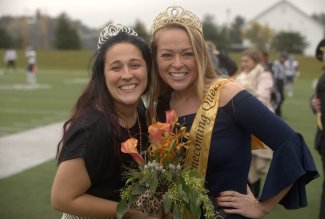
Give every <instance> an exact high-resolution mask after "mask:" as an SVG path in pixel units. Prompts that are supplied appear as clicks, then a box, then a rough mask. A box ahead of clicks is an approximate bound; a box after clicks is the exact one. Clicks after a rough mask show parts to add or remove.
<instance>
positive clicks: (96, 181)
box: [51, 25, 151, 218]
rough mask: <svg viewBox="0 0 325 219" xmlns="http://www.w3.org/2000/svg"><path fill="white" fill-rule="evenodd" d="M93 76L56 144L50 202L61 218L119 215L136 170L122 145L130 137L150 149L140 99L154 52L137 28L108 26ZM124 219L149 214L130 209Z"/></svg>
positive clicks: (96, 54) (103, 36)
mask: <svg viewBox="0 0 325 219" xmlns="http://www.w3.org/2000/svg"><path fill="white" fill-rule="evenodd" d="M93 60H94V62H93V66H92V74H91V79H90V81H89V83H88V84H87V86H86V88H85V90H84V91H83V93H82V94H81V96H80V97H79V99H78V100H77V103H76V105H75V108H74V110H73V112H72V115H71V117H70V118H69V119H68V120H67V121H66V122H65V123H64V126H63V137H62V139H61V141H60V142H59V145H58V154H57V159H58V170H57V173H56V176H55V179H54V183H53V187H52V192H51V201H52V206H53V208H54V209H56V210H58V211H61V212H64V214H63V217H62V218H113V217H115V216H116V208H117V202H118V201H120V189H121V188H122V187H123V186H124V185H125V179H124V177H123V173H124V172H125V171H127V169H128V168H137V163H136V162H135V160H134V159H133V158H132V157H131V156H130V155H129V154H124V153H122V152H121V143H122V142H124V141H125V140H127V139H129V138H130V137H133V138H136V140H137V141H138V148H137V150H138V151H140V152H141V151H142V152H144V151H145V150H146V147H147V141H148V139H147V137H146V136H147V135H146V134H145V133H144V132H145V131H146V130H147V125H146V117H145V114H146V113H145V112H146V110H145V108H144V105H143V102H142V100H141V96H142V95H143V94H145V92H146V91H147V90H148V87H149V83H148V82H149V81H150V69H151V53H150V49H149V48H148V46H147V44H146V43H145V41H143V40H142V39H141V38H139V37H138V36H137V34H136V33H135V32H134V30H133V29H131V28H128V27H125V26H122V25H117V26H114V25H108V26H107V27H105V29H104V30H103V31H102V32H101V34H100V37H99V41H98V50H97V51H96V53H95V55H94V56H93ZM126 216H131V217H132V218H146V217H147V216H146V215H144V214H142V213H140V212H137V211H134V210H129V211H128V212H127V213H126Z"/></svg>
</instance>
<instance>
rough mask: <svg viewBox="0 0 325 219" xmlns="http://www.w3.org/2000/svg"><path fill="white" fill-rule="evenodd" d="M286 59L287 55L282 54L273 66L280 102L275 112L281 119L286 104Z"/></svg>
mask: <svg viewBox="0 0 325 219" xmlns="http://www.w3.org/2000/svg"><path fill="white" fill-rule="evenodd" d="M286 58H287V56H286V54H285V53H281V54H280V55H279V57H278V58H277V59H276V60H275V61H274V62H273V65H272V73H273V79H274V82H275V88H276V90H277V92H278V94H279V100H278V103H277V105H276V108H275V109H274V110H275V113H276V114H277V115H278V116H280V117H281V116H282V111H281V107H282V104H283V102H284V86H285V83H286V75H285V66H284V62H285V60H286Z"/></svg>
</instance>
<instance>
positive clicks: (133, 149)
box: [121, 138, 144, 165]
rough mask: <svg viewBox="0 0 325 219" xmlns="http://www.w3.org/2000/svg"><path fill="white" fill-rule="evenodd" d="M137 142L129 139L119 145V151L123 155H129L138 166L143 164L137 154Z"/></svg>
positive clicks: (142, 160)
mask: <svg viewBox="0 0 325 219" xmlns="http://www.w3.org/2000/svg"><path fill="white" fill-rule="evenodd" d="M137 145H138V140H137V139H136V138H129V139H128V140H126V141H125V142H123V143H122V144H121V151H122V152H123V153H127V154H130V155H131V156H132V157H133V159H134V160H135V161H136V162H137V163H138V164H139V165H143V164H144V159H143V157H142V156H141V155H140V154H139V152H138V150H137Z"/></svg>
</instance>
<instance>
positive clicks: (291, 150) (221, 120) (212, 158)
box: [157, 90, 319, 219]
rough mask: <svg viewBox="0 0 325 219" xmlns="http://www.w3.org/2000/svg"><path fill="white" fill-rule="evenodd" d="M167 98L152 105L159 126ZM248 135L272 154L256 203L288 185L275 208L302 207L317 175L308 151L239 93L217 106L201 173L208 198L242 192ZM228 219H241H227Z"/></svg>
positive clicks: (189, 119) (189, 117) (294, 135)
mask: <svg viewBox="0 0 325 219" xmlns="http://www.w3.org/2000/svg"><path fill="white" fill-rule="evenodd" d="M169 99H170V98H169V97H165V98H161V99H160V100H159V102H158V107H157V109H158V112H157V115H158V120H160V121H165V120H164V119H165V118H164V112H165V111H166V110H168V109H169V108H170V107H169ZM194 117H195V114H191V115H186V116H182V117H179V122H180V123H181V124H184V125H186V127H187V128H188V129H189V128H190V127H191V125H192V122H193V120H194ZM251 134H254V135H255V136H257V137H258V138H259V139H261V140H262V141H263V142H264V143H265V144H266V145H268V146H269V147H270V148H271V149H272V150H273V151H274V154H273V160H272V163H271V166H270V169H269V172H268V174H267V178H266V181H265V184H264V187H263V190H262V194H261V197H260V200H265V199H268V198H271V197H273V196H274V195H276V194H277V193H279V192H280V191H281V190H282V189H284V188H285V187H286V186H289V185H290V184H293V187H292V188H291V189H290V191H289V192H288V194H287V195H286V196H285V197H284V198H283V199H282V200H281V202H280V204H282V205H283V206H284V207H285V208H288V209H295V208H300V207H305V206H306V205H307V197H306V190H305V185H306V184H307V183H308V182H310V181H311V180H313V179H315V178H317V177H318V176H319V174H318V172H317V169H316V167H315V164H314V161H313V158H312V156H311V154H310V151H309V149H308V146H307V145H306V144H305V142H304V139H303V137H302V136H301V135H300V134H299V133H296V132H295V131H294V130H292V129H291V128H290V127H289V126H288V125H287V124H286V123H285V122H284V121H283V120H282V119H281V118H280V117H278V116H277V115H275V114H274V113H273V112H271V111H269V110H268V109H267V108H266V107H265V106H264V105H263V104H262V103H261V102H260V101H258V100H257V99H256V98H255V97H254V96H252V95H251V94H250V93H248V92H247V91H245V90H243V91H241V92H239V93H238V94H237V95H236V96H235V97H234V98H233V99H232V100H230V101H229V102H228V103H227V104H226V105H225V106H223V107H219V110H218V114H217V118H216V121H215V126H214V130H213V134H212V139H211V146H210V153H209V160H208V169H207V173H206V188H207V189H208V190H209V193H210V195H212V196H213V197H216V196H217V194H218V193H219V192H222V191H225V190H234V191H237V192H240V193H242V194H246V193H247V191H246V190H247V178H248V171H249V167H250V162H251V140H250V139H251ZM229 218H231V219H233V218H245V217H243V216H241V215H229Z"/></svg>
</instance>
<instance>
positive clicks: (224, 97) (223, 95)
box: [219, 81, 243, 106]
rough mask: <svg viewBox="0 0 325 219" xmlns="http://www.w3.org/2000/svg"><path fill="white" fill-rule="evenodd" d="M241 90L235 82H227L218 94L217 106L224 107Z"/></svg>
mask: <svg viewBox="0 0 325 219" xmlns="http://www.w3.org/2000/svg"><path fill="white" fill-rule="evenodd" d="M242 90H243V87H242V86H241V85H240V84H239V83H237V82H235V81H229V82H228V83H226V84H225V85H224V86H223V88H222V89H221V92H220V102H219V106H224V105H226V104H227V103H228V102H229V101H230V100H231V99H232V98H233V97H234V96H236V94H238V93H239V92H240V91H242Z"/></svg>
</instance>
